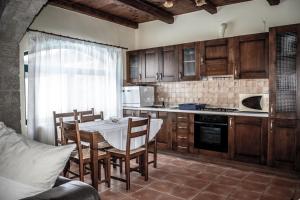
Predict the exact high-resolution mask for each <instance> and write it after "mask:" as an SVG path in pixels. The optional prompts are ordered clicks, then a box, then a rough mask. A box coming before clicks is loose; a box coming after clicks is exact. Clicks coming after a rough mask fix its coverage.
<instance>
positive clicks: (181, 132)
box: [176, 129, 189, 137]
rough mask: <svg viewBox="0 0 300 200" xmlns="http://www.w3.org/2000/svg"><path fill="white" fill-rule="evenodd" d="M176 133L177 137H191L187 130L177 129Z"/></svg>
mask: <svg viewBox="0 0 300 200" xmlns="http://www.w3.org/2000/svg"><path fill="white" fill-rule="evenodd" d="M176 133H177V137H178V136H180V137H188V135H189V131H188V130H187V129H177V131H176Z"/></svg>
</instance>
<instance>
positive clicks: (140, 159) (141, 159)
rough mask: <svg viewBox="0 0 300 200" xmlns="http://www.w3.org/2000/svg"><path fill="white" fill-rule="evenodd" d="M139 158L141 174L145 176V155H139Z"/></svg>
mask: <svg viewBox="0 0 300 200" xmlns="http://www.w3.org/2000/svg"><path fill="white" fill-rule="evenodd" d="M138 160H139V172H140V174H141V176H143V175H144V174H143V168H144V167H143V166H144V163H143V160H144V158H143V156H142V155H140V156H139V157H138Z"/></svg>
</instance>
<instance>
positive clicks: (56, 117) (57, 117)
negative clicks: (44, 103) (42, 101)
mask: <svg viewBox="0 0 300 200" xmlns="http://www.w3.org/2000/svg"><path fill="white" fill-rule="evenodd" d="M76 112H77V110H73V112H68V113H56V111H53V124H54V136H55V146H57V145H58V144H59V143H61V141H60V140H59V139H58V133H57V128H58V127H60V118H70V117H73V120H78V117H77V115H75V113H76ZM61 139H62V134H61Z"/></svg>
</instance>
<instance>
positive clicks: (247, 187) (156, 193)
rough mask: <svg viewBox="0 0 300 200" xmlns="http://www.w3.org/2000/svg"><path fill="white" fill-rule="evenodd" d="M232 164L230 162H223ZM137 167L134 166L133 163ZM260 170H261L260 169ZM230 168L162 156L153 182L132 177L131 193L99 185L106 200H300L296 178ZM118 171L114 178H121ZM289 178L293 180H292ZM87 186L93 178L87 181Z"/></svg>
mask: <svg viewBox="0 0 300 200" xmlns="http://www.w3.org/2000/svg"><path fill="white" fill-rule="evenodd" d="M223 162H230V161H225V160H224V161H223ZM133 164H134V162H133ZM256 168H258V169H259V166H256ZM253 169H254V168H251V167H250V168H247V169H241V168H240V167H234V166H228V165H226V164H212V163H209V162H204V161H196V160H191V159H184V158H179V157H178V156H174V155H165V154H159V156H158V168H157V169H154V168H153V167H152V165H151V166H150V167H149V176H150V177H149V181H147V182H145V181H144V179H143V177H141V176H140V175H139V174H138V173H136V172H132V173H131V190H130V191H126V190H125V183H121V182H119V181H116V180H112V185H111V188H107V187H106V186H105V185H104V184H99V195H100V197H101V199H102V200H107V199H109V200H114V199H118V200H169V199H172V200H180V199H181V200H183V199H190V200H225V199H226V200H248V199H249V200H256V199H257V200H291V199H293V200H298V199H299V198H300V180H299V179H298V178H296V176H294V177H292V176H291V175H289V176H283V175H282V174H279V175H278V174H276V173H271V174H270V173H261V172H257V170H253ZM118 171H119V170H118V169H113V170H112V174H114V175H120V173H119V172H118ZM288 177H289V178H288ZM86 182H90V178H89V177H88V176H87V177H86Z"/></svg>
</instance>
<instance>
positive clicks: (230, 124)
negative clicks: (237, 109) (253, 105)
mask: <svg viewBox="0 0 300 200" xmlns="http://www.w3.org/2000/svg"><path fill="white" fill-rule="evenodd" d="M229 127H230V128H232V118H229Z"/></svg>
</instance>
